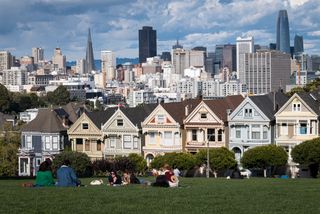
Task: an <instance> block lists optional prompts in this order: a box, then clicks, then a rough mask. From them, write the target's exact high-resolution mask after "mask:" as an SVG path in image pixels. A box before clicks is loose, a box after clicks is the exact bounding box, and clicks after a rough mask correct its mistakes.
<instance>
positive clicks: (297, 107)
mask: <svg viewBox="0 0 320 214" xmlns="http://www.w3.org/2000/svg"><path fill="white" fill-rule="evenodd" d="M292 111H301V104H300V103H293V104H292Z"/></svg>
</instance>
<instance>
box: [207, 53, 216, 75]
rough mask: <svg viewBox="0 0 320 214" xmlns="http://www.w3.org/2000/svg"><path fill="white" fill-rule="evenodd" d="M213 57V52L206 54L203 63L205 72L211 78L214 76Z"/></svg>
mask: <svg viewBox="0 0 320 214" xmlns="http://www.w3.org/2000/svg"><path fill="white" fill-rule="evenodd" d="M214 57H215V53H214V52H208V54H207V58H206V61H205V70H206V72H208V73H209V74H211V75H212V76H213V75H214Z"/></svg>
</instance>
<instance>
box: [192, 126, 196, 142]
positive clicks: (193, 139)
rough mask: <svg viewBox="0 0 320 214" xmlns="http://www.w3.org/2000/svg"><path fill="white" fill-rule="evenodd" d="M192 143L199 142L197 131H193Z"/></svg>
mask: <svg viewBox="0 0 320 214" xmlns="http://www.w3.org/2000/svg"><path fill="white" fill-rule="evenodd" d="M192 141H197V130H196V129H192Z"/></svg>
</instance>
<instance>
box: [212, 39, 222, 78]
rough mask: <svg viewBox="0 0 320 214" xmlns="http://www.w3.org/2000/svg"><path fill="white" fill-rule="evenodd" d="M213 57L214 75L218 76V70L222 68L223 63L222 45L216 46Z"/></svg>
mask: <svg viewBox="0 0 320 214" xmlns="http://www.w3.org/2000/svg"><path fill="white" fill-rule="evenodd" d="M214 53H215V56H214V73H215V74H218V73H219V72H220V68H222V61H223V45H216V49H215V52H214Z"/></svg>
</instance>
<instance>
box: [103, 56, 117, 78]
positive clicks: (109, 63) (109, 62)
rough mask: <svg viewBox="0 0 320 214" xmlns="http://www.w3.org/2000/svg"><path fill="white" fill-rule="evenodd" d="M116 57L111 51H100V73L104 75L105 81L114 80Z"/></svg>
mask: <svg viewBox="0 0 320 214" xmlns="http://www.w3.org/2000/svg"><path fill="white" fill-rule="evenodd" d="M115 68H116V55H115V53H114V52H113V51H107V50H104V51H101V72H102V73H105V74H106V75H105V76H106V81H110V80H113V79H114V78H115Z"/></svg>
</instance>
